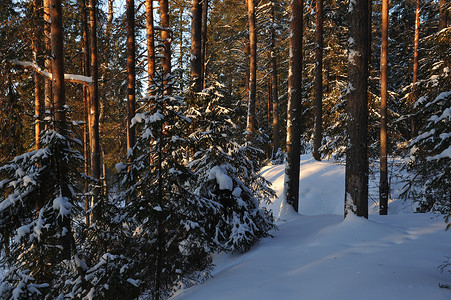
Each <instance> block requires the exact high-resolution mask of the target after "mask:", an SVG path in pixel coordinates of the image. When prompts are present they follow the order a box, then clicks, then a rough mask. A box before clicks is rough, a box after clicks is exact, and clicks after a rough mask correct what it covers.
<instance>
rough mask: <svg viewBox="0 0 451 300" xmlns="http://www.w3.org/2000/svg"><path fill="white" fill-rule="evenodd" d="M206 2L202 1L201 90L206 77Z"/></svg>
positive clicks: (205, 0)
mask: <svg viewBox="0 0 451 300" xmlns="http://www.w3.org/2000/svg"><path fill="white" fill-rule="evenodd" d="M207 26H208V0H202V30H201V31H202V39H201V40H202V42H201V57H200V60H201V68H202V69H201V76H202V89H205V84H206V77H207V29H208V27H207Z"/></svg>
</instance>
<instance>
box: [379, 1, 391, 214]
mask: <svg viewBox="0 0 451 300" xmlns="http://www.w3.org/2000/svg"><path fill="white" fill-rule="evenodd" d="M387 60H388V0H382V45H381V83H380V84H381V132H380V139H381V141H380V143H381V153H380V164H381V166H380V183H379V213H380V214H381V215H386V214H387V213H388V195H389V186H388V167H387V150H388V136H387V133H388V132H387Z"/></svg>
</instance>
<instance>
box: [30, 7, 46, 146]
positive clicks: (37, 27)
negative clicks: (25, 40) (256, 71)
mask: <svg viewBox="0 0 451 300" xmlns="http://www.w3.org/2000/svg"><path fill="white" fill-rule="evenodd" d="M41 24H42V0H33V26H34V27H33V38H32V40H31V46H32V49H33V55H34V61H35V62H36V64H38V65H40V63H39V62H40V60H41V55H42V53H41V41H42V33H43V28H42V25H41ZM33 77H34V115H35V147H36V149H39V148H41V143H40V136H41V131H42V120H43V108H44V103H43V99H42V89H41V80H40V78H39V74H38V72H35V73H34V76H33Z"/></svg>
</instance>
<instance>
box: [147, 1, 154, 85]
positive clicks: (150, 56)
mask: <svg viewBox="0 0 451 300" xmlns="http://www.w3.org/2000/svg"><path fill="white" fill-rule="evenodd" d="M146 35H147V76H148V81H149V83H148V84H149V86H150V85H151V84H152V79H153V76H154V74H155V38H154V37H155V35H154V25H153V0H146Z"/></svg>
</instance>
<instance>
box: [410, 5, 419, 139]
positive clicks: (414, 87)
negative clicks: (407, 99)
mask: <svg viewBox="0 0 451 300" xmlns="http://www.w3.org/2000/svg"><path fill="white" fill-rule="evenodd" d="M420 5H421V3H420V0H417V1H416V9H415V33H414V41H413V74H412V94H413V99H412V103H415V101H416V100H417V98H418V97H417V80H418V46H419V44H420ZM410 126H411V135H412V137H413V136H415V130H416V129H415V120H414V117H413V116H412V117H411V119H410Z"/></svg>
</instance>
